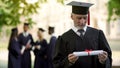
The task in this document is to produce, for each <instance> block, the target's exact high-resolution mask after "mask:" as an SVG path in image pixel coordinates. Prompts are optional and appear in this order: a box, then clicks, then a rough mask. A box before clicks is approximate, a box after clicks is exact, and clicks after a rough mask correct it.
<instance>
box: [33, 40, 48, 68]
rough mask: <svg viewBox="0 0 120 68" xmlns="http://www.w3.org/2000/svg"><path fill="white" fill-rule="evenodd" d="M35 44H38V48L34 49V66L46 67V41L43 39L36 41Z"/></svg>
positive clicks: (37, 67)
mask: <svg viewBox="0 0 120 68" xmlns="http://www.w3.org/2000/svg"><path fill="white" fill-rule="evenodd" d="M35 45H38V46H40V50H39V49H36V48H35V50H34V54H35V62H34V68H48V67H47V66H48V65H47V60H46V58H47V41H46V40H45V39H44V40H42V41H37V42H36V43H35Z"/></svg>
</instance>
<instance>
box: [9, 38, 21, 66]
mask: <svg viewBox="0 0 120 68" xmlns="http://www.w3.org/2000/svg"><path fill="white" fill-rule="evenodd" d="M8 50H9V54H8V68H21V62H20V60H21V53H20V45H19V42H18V40H16V39H12V40H10V44H9V47H8Z"/></svg>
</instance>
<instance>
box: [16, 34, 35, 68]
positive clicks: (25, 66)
mask: <svg viewBox="0 0 120 68" xmlns="http://www.w3.org/2000/svg"><path fill="white" fill-rule="evenodd" d="M18 39H19V43H20V46H21V49H22V46H25V45H26V44H27V42H28V40H31V43H30V44H31V45H33V44H34V42H33V38H32V35H31V34H28V36H27V37H25V36H24V35H23V33H21V34H19V37H18ZM30 50H31V48H30V49H26V50H25V51H24V53H23V54H22V56H21V67H22V68H31V54H30Z"/></svg>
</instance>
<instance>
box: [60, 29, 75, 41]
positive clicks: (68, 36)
mask: <svg viewBox="0 0 120 68" xmlns="http://www.w3.org/2000/svg"><path fill="white" fill-rule="evenodd" d="M73 35H74V31H73V30H72V29H70V30H68V31H67V32H65V33H64V34H62V35H61V36H59V37H58V38H59V39H63V40H69V39H71V38H72V37H73Z"/></svg>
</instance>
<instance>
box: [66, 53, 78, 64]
mask: <svg viewBox="0 0 120 68" xmlns="http://www.w3.org/2000/svg"><path fill="white" fill-rule="evenodd" d="M68 60H69V62H70V63H75V62H76V61H77V60H78V56H75V55H74V54H69V55H68Z"/></svg>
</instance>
